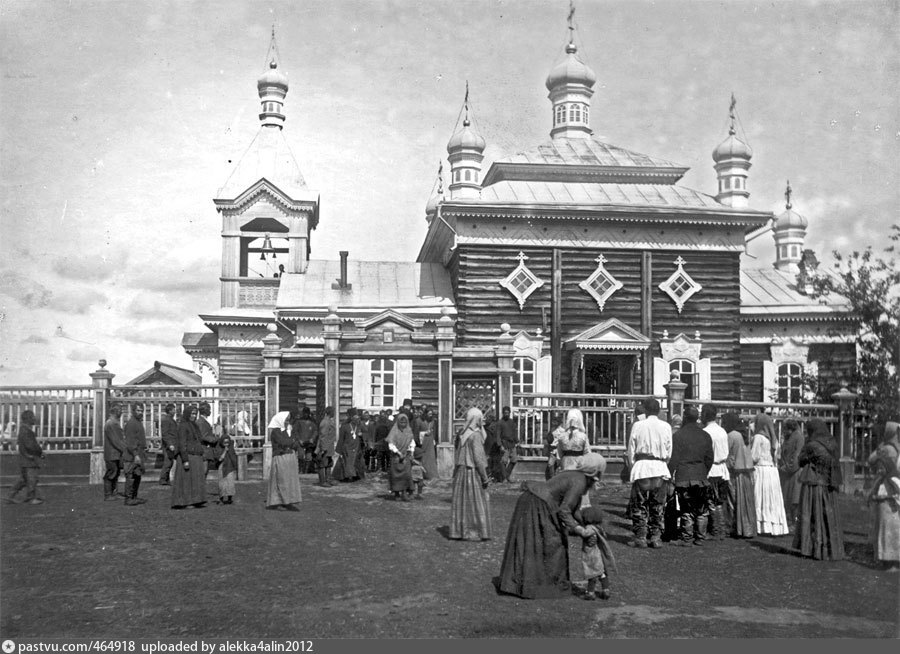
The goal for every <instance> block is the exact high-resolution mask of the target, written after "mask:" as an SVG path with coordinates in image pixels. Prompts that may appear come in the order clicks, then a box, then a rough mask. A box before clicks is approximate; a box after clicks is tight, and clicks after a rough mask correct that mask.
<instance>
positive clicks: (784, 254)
mask: <svg viewBox="0 0 900 654" xmlns="http://www.w3.org/2000/svg"><path fill="white" fill-rule="evenodd" d="M780 249H781V258H782V259H787V255H788V254H787V253H788V249H787V245H782V246H781V248H780Z"/></svg>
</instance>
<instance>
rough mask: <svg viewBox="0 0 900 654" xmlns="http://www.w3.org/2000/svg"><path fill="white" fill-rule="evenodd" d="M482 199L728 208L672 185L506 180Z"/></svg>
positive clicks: (488, 189) (489, 189)
mask: <svg viewBox="0 0 900 654" xmlns="http://www.w3.org/2000/svg"><path fill="white" fill-rule="evenodd" d="M481 201H482V202H502V203H509V204H514V203H524V204H534V203H554V204H577V205H590V204H596V205H630V206H651V207H702V208H715V209H727V207H724V206H723V205H721V204H719V202H717V201H716V199H715V198H714V197H712V196H709V195H706V194H704V193H700V192H698V191H694V190H692V189H689V188H686V187H684V186H675V185H672V184H593V183H578V182H544V181H529V182H525V181H512V182H511V181H503V182H497V183H495V184H492V185H491V186H486V187H485V188H483V189H482V190H481Z"/></svg>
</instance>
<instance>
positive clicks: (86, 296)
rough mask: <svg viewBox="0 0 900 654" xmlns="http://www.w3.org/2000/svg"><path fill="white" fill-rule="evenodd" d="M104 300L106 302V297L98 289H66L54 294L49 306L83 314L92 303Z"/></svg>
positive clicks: (88, 309)
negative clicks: (63, 291)
mask: <svg viewBox="0 0 900 654" xmlns="http://www.w3.org/2000/svg"><path fill="white" fill-rule="evenodd" d="M105 302H107V297H106V296H105V295H104V294H103V293H100V292H99V291H95V290H93V289H75V290H67V291H66V292H65V293H64V294H63V293H60V294H58V295H56V296H54V297H53V298H52V299H51V300H50V302H49V307H50V308H51V309H55V310H57V311H64V312H66V313H78V314H85V313H87V312H88V311H90V310H91V307H93V306H94V305H97V304H104V303H105Z"/></svg>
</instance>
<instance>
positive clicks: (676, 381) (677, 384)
mask: <svg viewBox="0 0 900 654" xmlns="http://www.w3.org/2000/svg"><path fill="white" fill-rule="evenodd" d="M663 388H665V389H666V398H667V399H668V404H669V410H668V417H669V424H671V423H672V418H674V417H675V416H680V415H681V414H682V413H683V412H684V390H685V389H686V388H687V384H685V383H684V382H683V381H681V377H680V376H679V375H678V371H677V370H673V371H672V375H671V377H670V379H669V383H668V384H663Z"/></svg>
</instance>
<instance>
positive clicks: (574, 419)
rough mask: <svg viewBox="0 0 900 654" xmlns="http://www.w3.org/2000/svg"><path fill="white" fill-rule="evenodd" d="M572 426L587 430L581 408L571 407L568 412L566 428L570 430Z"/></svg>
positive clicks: (583, 430)
mask: <svg viewBox="0 0 900 654" xmlns="http://www.w3.org/2000/svg"><path fill="white" fill-rule="evenodd" d="M572 427H574V428H575V429H576V431H580V432H582V433H585V431H586V430H585V428H584V415H583V414H582V413H581V410H580V409H569V412H568V413H567V414H566V430H567V431H568V430H569V429H571V428H572Z"/></svg>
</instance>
